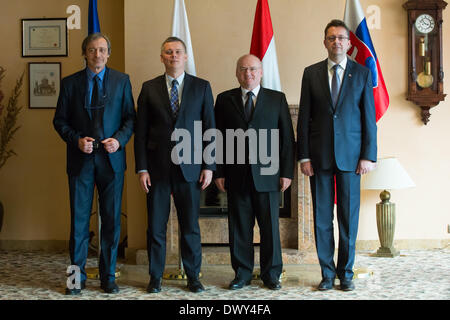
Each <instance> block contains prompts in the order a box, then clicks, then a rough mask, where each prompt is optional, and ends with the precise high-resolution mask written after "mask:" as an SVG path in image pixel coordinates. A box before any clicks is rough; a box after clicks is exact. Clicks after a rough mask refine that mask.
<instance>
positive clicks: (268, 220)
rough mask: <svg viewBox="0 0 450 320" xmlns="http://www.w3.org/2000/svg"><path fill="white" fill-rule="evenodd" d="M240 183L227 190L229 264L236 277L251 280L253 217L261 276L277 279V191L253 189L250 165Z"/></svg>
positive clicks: (278, 251) (279, 271)
mask: <svg viewBox="0 0 450 320" xmlns="http://www.w3.org/2000/svg"><path fill="white" fill-rule="evenodd" d="M243 184H244V185H243V187H242V188H239V190H237V189H231V188H230V189H228V190H227V200H228V231H229V241H230V254H231V266H232V267H233V270H234V272H235V274H236V277H237V278H239V279H243V280H251V278H252V273H253V267H254V259H255V258H254V246H253V228H254V226H255V218H256V220H257V221H258V226H259V229H260V236H261V244H260V267H261V279H262V280H263V281H268V280H271V279H276V280H278V279H279V278H280V275H281V272H282V268H283V262H282V257H281V243H280V231H279V221H278V219H279V197H280V192H279V191H273V192H258V191H256V189H255V185H254V182H253V178H252V173H251V171H250V167H249V169H248V170H247V175H246V177H245V178H244V183H243Z"/></svg>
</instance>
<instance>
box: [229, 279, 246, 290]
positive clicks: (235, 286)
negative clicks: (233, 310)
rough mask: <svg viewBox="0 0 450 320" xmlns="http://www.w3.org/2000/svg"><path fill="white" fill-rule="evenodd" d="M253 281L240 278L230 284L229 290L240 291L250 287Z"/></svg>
mask: <svg viewBox="0 0 450 320" xmlns="http://www.w3.org/2000/svg"><path fill="white" fill-rule="evenodd" d="M251 281H252V280H244V279H239V278H234V279H233V281H231V282H230V285H229V286H228V288H229V289H230V290H238V289H242V288H243V287H244V286H248V285H249V284H250V283H251Z"/></svg>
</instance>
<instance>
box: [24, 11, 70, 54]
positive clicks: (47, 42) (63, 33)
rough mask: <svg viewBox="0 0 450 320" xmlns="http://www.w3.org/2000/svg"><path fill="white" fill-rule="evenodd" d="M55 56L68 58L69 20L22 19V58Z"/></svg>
mask: <svg viewBox="0 0 450 320" xmlns="http://www.w3.org/2000/svg"><path fill="white" fill-rule="evenodd" d="M54 56H56V57H58V56H59V57H66V56H67V18H49V19H22V57H54Z"/></svg>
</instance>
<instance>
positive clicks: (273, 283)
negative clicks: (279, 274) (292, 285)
mask: <svg viewBox="0 0 450 320" xmlns="http://www.w3.org/2000/svg"><path fill="white" fill-rule="evenodd" d="M264 285H265V286H266V287H267V288H268V289H270V290H280V289H281V283H280V281H279V280H274V279H271V280H267V281H264Z"/></svg>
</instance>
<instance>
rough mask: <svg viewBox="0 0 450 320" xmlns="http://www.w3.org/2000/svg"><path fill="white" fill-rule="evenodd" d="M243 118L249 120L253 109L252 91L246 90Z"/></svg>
mask: <svg viewBox="0 0 450 320" xmlns="http://www.w3.org/2000/svg"><path fill="white" fill-rule="evenodd" d="M244 111H245V118H246V119H247V121H250V118H251V116H252V111H253V92H251V91H249V92H247V101H246V102H245V109H244Z"/></svg>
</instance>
